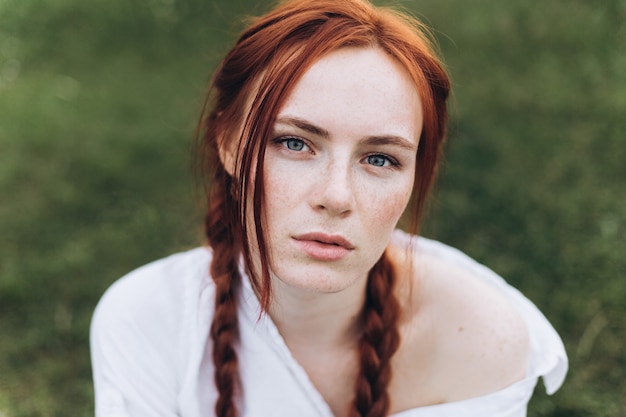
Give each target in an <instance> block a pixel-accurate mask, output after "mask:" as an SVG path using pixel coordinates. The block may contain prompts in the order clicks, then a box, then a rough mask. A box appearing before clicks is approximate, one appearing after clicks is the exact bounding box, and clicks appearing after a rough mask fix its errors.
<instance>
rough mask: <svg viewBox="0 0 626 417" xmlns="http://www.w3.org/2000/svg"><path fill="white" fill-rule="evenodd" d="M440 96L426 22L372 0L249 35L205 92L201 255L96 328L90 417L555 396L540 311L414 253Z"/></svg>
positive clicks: (400, 412) (277, 14)
mask: <svg viewBox="0 0 626 417" xmlns="http://www.w3.org/2000/svg"><path fill="white" fill-rule="evenodd" d="M448 92H449V81H448V78H447V76H446V74H445V72H444V70H443V68H442V66H441V64H440V63H439V61H438V60H437V58H436V56H435V54H434V53H433V48H432V46H431V45H430V43H429V41H428V38H427V36H425V35H424V31H423V30H422V28H421V27H420V25H419V24H418V23H417V22H415V21H413V20H412V19H410V18H408V17H406V16H403V15H400V14H398V13H395V12H392V11H390V10H387V9H383V8H376V7H374V6H372V5H371V4H369V3H367V2H366V1H365V0H342V1H337V0H300V1H289V2H286V3H283V4H280V5H279V6H278V7H277V8H276V9H275V10H273V11H271V12H270V13H268V14H267V15H265V16H263V17H261V18H260V19H258V20H256V21H255V22H254V23H253V24H252V26H251V27H250V28H249V29H248V30H246V31H245V32H244V33H243V34H242V35H241V37H240V38H239V40H238V42H237V44H236V45H235V46H234V48H233V49H232V50H231V51H230V53H228V55H227V56H226V57H225V59H224V60H223V62H222V63H221V65H220V67H219V68H218V70H217V72H216V74H215V76H214V79H213V84H212V93H211V95H210V98H209V105H210V110H209V112H208V114H207V115H206V117H205V123H204V125H203V137H202V146H201V151H202V152H201V158H202V160H203V162H204V163H205V168H206V169H205V173H206V174H207V176H208V183H209V184H210V187H209V190H208V192H207V196H208V211H207V215H206V236H207V245H206V246H205V247H201V248H197V249H194V250H191V251H188V252H185V253H181V254H177V255H173V256H171V257H168V258H166V259H163V260H160V261H157V262H155V263H152V264H150V265H147V266H145V267H143V268H140V269H138V270H137V271H135V272H133V273H131V274H129V275H127V276H126V277H124V278H122V279H121V280H119V281H118V282H117V283H116V284H115V285H113V286H112V287H111V288H110V289H109V290H108V291H107V293H106V294H105V295H104V297H103V298H102V300H101V302H100V304H99V305H98V308H97V310H96V312H95V315H94V319H93V323H92V335H91V342H92V360H93V370H94V382H95V391H96V415H97V416H100V417H105V416H133V417H135V416H184V417H199V416H203V417H204V416H220V417H221V416H225V417H231V416H232V417H234V416H290V417H291V416H299V417H302V416H337V417H344V416H349V417H357V416H369V417H374V416H378V417H383V416H387V415H394V416H397V417H435V416H437V417H441V416H446V417H447V416H450V417H452V416H454V417H458V416H464V417H473V416H475V417H488V416H498V417H505V416H507V417H513V416H515V417H520V416H525V415H526V405H527V403H528V400H529V398H530V396H531V395H532V392H533V389H534V386H535V384H536V382H537V379H538V377H539V376H543V377H544V382H545V385H546V388H547V390H548V392H549V393H552V392H554V391H555V390H556V389H558V387H559V386H560V385H561V383H562V381H563V379H564V376H565V373H566V370H567V358H566V356H565V351H564V349H563V345H562V343H561V341H560V339H559V337H558V335H557V334H556V332H555V331H554V329H553V328H552V327H551V326H550V324H549V323H548V321H547V320H546V319H545V317H544V316H543V315H542V314H541V313H540V312H539V311H538V310H537V309H536V308H535V307H534V305H533V304H532V303H530V302H529V301H528V300H527V299H526V298H524V297H523V296H522V295H521V294H520V293H519V292H517V291H516V290H514V289H513V288H511V287H509V286H508V285H507V284H506V283H505V282H504V281H503V280H502V279H501V278H500V277H498V276H497V275H495V274H494V273H493V272H491V271H490V270H488V269H487V268H485V267H483V266H481V265H479V264H477V263H475V262H474V261H472V260H471V259H469V258H467V257H466V256H465V255H463V254H462V253H460V252H458V251H456V250H455V249H452V248H450V247H448V246H445V245H443V244H441V243H438V242H434V241H430V240H427V239H424V238H418V237H416V236H415V235H414V234H415V233H416V232H417V225H418V221H419V218H420V215H421V213H422V208H423V206H424V202H425V200H426V197H427V194H428V192H429V189H430V187H431V185H432V183H433V180H434V178H435V173H436V169H437V161H438V158H439V154H440V150H441V145H442V141H443V138H444V134H445V126H446V120H447V112H446V99H447V97H448ZM407 207H408V208H407ZM405 210H406V211H408V215H409V216H410V218H411V220H412V222H411V228H412V229H411V232H412V233H413V235H409V234H406V233H404V232H401V231H396V230H395V228H396V225H397V223H398V221H399V219H400V217H401V215H402V214H403V212H405Z"/></svg>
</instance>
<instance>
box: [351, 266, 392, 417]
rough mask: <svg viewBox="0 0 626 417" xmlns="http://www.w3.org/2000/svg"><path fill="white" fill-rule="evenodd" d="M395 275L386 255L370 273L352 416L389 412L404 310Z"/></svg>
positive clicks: (381, 415) (370, 416)
mask: <svg viewBox="0 0 626 417" xmlns="http://www.w3.org/2000/svg"><path fill="white" fill-rule="evenodd" d="M394 281H395V276H394V273H393V269H392V266H391V263H390V261H389V259H388V258H387V256H386V254H383V256H382V258H381V259H380V260H379V261H378V262H377V263H376V265H374V267H373V268H372V270H371V271H370V274H369V277H368V283H367V294H366V298H365V306H364V308H363V313H362V314H363V315H362V320H363V335H362V336H361V339H360V340H359V356H360V359H361V369H360V370H359V374H358V376H357V380H356V387H355V388H356V394H355V398H354V402H353V404H352V407H351V410H350V414H349V415H350V417H384V416H386V415H387V413H388V412H389V407H390V399H389V394H388V392H387V386H388V385H389V382H390V381H391V357H392V356H393V354H394V353H395V352H396V350H397V349H398V345H399V344H400V334H399V331H398V316H399V312H400V307H399V304H398V300H397V299H396V297H395V294H394Z"/></svg>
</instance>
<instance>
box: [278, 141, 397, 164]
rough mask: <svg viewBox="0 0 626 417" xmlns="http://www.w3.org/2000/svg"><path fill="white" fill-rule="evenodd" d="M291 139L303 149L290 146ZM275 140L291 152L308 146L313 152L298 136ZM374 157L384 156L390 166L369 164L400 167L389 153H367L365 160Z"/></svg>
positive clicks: (300, 150) (309, 149) (302, 150)
mask: <svg viewBox="0 0 626 417" xmlns="http://www.w3.org/2000/svg"><path fill="white" fill-rule="evenodd" d="M290 141H294V142H297V143H298V144H301V145H302V149H298V150H296V149H291V148H289V145H288V142H290ZM274 142H275V143H276V144H278V145H280V146H283V147H285V148H286V149H287V150H288V151H291V152H304V151H305V150H306V148H308V151H309V152H312V151H311V147H310V146H309V145H308V144H307V142H306V141H305V140H304V139H302V138H300V137H297V136H281V137H279V138H277V139H275V140H274ZM372 157H378V158H383V159H384V160H385V162H388V163H389V165H388V166H385V165H383V166H378V165H374V164H371V163H370V164H369V165H372V166H374V167H376V168H386V169H396V168H399V167H400V163H399V162H398V160H396V159H395V158H392V157H391V156H389V155H386V154H382V153H373V154H370V155H366V156H365V157H364V158H363V161H365V162H366V163H368V162H367V160H368V159H369V158H372Z"/></svg>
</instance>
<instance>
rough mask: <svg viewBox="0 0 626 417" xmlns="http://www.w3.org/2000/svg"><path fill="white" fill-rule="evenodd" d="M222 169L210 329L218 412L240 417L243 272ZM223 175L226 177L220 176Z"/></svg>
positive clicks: (210, 227) (214, 223)
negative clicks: (239, 317)
mask: <svg viewBox="0 0 626 417" xmlns="http://www.w3.org/2000/svg"><path fill="white" fill-rule="evenodd" d="M219 171H222V172H218V175H217V176H216V181H215V185H214V186H213V187H214V188H213V189H212V190H211V191H212V198H211V200H210V201H211V205H210V207H209V210H208V212H207V215H206V219H205V226H206V234H207V238H208V241H209V244H210V245H211V246H212V248H213V259H212V261H211V267H210V271H211V276H212V277H213V281H214V282H215V315H214V317H213V322H212V324H211V332H210V334H211V339H212V341H213V364H214V365H215V385H216V387H217V390H218V399H217V402H216V404H215V415H216V416H219V417H236V416H237V408H236V406H235V394H236V393H237V392H238V391H240V382H239V368H238V361H237V352H236V351H235V343H236V342H237V341H238V338H239V323H238V320H237V292H238V291H237V290H238V288H239V286H240V282H241V276H240V274H239V269H238V266H237V256H238V252H237V248H238V246H237V245H236V241H235V233H233V230H232V229H233V228H232V225H231V224H229V222H228V218H229V216H227V215H226V213H227V212H226V210H228V207H232V206H233V202H232V196H231V194H230V190H229V188H230V182H231V179H230V177H229V176H228V175H227V174H226V173H225V172H223V170H219ZM220 174H222V175H220ZM220 176H221V177H222V178H218V177H220ZM220 179H221V181H220Z"/></svg>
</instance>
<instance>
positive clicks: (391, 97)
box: [279, 47, 423, 144]
mask: <svg viewBox="0 0 626 417" xmlns="http://www.w3.org/2000/svg"><path fill="white" fill-rule="evenodd" d="M283 116H288V117H298V118H302V119H305V120H308V121H311V122H314V123H315V124H317V125H320V126H322V127H324V128H327V129H329V130H330V131H331V133H333V130H335V131H336V132H337V133H341V134H344V133H347V132H350V134H355V135H373V134H388V135H390V134H393V135H396V136H402V137H405V138H407V139H410V140H412V141H414V142H415V143H416V144H417V141H418V139H419V136H420V133H421V129H422V117H423V116H422V105H421V101H420V97H419V92H418V91H417V87H416V86H415V84H414V83H413V81H412V79H411V78H410V76H409V74H408V73H407V72H406V70H405V69H404V68H403V67H402V66H401V65H400V64H399V63H398V62H396V61H395V60H394V59H393V58H391V57H390V56H389V55H387V54H386V53H385V52H383V51H382V50H380V49H379V48H369V47H368V48H343V49H339V50H337V51H334V52H331V53H330V54H328V55H325V56H324V57H322V58H320V59H319V60H318V61H316V62H315V63H314V64H313V65H312V66H311V67H310V68H309V69H308V70H307V71H306V72H305V73H304V75H303V76H302V78H301V79H300V80H299V81H298V82H297V83H296V85H295V87H294V89H293V90H292V91H291V93H290V94H289V96H288V97H287V100H286V101H285V104H284V105H283V107H282V108H281V110H280V112H279V117H283Z"/></svg>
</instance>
